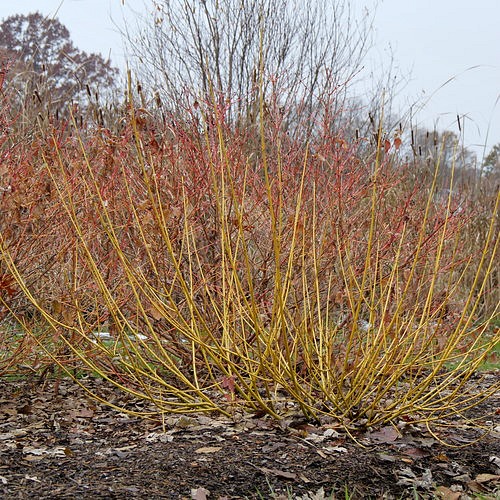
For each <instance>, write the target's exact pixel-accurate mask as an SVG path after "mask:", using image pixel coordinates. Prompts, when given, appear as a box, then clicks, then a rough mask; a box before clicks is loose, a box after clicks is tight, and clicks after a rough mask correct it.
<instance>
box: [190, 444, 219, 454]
mask: <svg viewBox="0 0 500 500" xmlns="http://www.w3.org/2000/svg"><path fill="white" fill-rule="evenodd" d="M220 450H222V447H221V446H205V447H203V448H198V449H197V450H195V451H194V452H195V453H199V454H200V453H217V452H218V451H220Z"/></svg>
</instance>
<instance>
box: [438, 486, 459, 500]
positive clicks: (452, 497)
mask: <svg viewBox="0 0 500 500" xmlns="http://www.w3.org/2000/svg"><path fill="white" fill-rule="evenodd" d="M437 493H438V497H439V498H442V499H443V500H460V496H461V495H462V493H461V492H460V491H453V490H450V488H447V487H446V486H438V488H437Z"/></svg>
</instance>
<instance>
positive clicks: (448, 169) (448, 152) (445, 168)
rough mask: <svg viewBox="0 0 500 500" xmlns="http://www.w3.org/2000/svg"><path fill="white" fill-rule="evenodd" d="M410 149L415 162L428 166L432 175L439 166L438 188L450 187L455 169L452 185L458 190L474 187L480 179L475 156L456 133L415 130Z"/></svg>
mask: <svg viewBox="0 0 500 500" xmlns="http://www.w3.org/2000/svg"><path fill="white" fill-rule="evenodd" d="M411 148H412V150H413V155H414V158H415V161H416V162H418V163H419V164H420V165H422V166H424V167H426V168H427V169H428V171H429V172H430V174H431V175H433V173H434V168H435V167H436V165H439V172H440V175H439V178H438V185H440V187H441V188H447V187H448V186H449V183H450V180H451V177H450V176H451V173H452V170H453V171H454V174H453V179H454V181H453V183H454V185H455V187H456V188H457V189H463V188H464V187H465V186H466V185H467V186H469V187H470V186H473V185H475V183H476V181H477V180H478V177H479V173H480V172H479V171H478V169H477V157H476V154H475V153H474V151H471V150H470V149H468V148H467V147H465V146H464V145H463V141H461V139H460V137H459V136H458V135H457V134H456V133H455V132H451V131H449V130H445V131H443V132H439V131H437V130H433V131H430V130H427V129H420V130H414V131H413V132H412V143H411Z"/></svg>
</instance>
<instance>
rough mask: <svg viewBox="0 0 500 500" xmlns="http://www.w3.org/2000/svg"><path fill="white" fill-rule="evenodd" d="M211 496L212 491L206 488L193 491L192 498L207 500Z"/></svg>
mask: <svg viewBox="0 0 500 500" xmlns="http://www.w3.org/2000/svg"><path fill="white" fill-rule="evenodd" d="M209 496H210V491H208V490H206V489H205V488H195V489H192V490H191V498H192V499H193V500H207V497H209Z"/></svg>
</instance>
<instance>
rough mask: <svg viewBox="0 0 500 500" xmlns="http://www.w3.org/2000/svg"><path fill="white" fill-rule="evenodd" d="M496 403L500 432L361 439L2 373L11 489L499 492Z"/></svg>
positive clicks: (416, 429)
mask: <svg viewBox="0 0 500 500" xmlns="http://www.w3.org/2000/svg"><path fill="white" fill-rule="evenodd" d="M499 376H500V372H499V371H491V372H489V373H487V374H486V375H485V376H484V377H483V379H481V381H480V379H479V378H478V379H476V380H471V382H470V383H472V384H474V383H475V384H478V385H480V384H489V383H493V382H495V381H496V380H498V377H499ZM94 383H95V384H103V381H99V380H97V381H93V382H92V384H94ZM108 396H109V397H111V398H115V399H119V398H121V397H122V396H121V395H120V394H119V393H116V394H113V392H112V391H111V389H108ZM485 413H488V414H489V416H487V417H484V418H483V420H481V421H480V422H482V423H483V424H485V425H486V426H488V427H489V428H490V429H494V430H493V431H492V432H490V433H489V434H488V435H486V436H483V437H482V439H480V440H479V441H477V442H475V443H473V442H474V441H475V440H476V439H478V437H480V434H481V433H480V432H479V431H478V430H477V429H476V428H473V427H472V426H466V425H463V424H462V423H461V424H458V421H449V422H446V424H447V425H440V426H439V427H436V428H435V429H434V432H430V431H429V430H427V429H426V428H425V426H422V425H414V424H406V425H402V424H401V425H398V426H395V427H392V426H386V427H382V428H380V429H372V430H369V431H367V430H364V431H361V430H360V431H357V432H356V433H354V434H353V436H351V437H350V436H349V435H347V434H346V433H345V432H344V431H342V429H341V428H339V427H338V425H336V424H335V422H333V421H332V422H328V421H326V422H324V423H322V424H321V425H316V426H315V425H312V424H310V423H307V422H305V421H303V420H301V419H300V418H298V417H292V418H289V419H284V420H283V421H281V422H277V421H274V420H272V419H270V418H269V417H266V416H255V415H243V414H235V417H234V418H233V419H228V418H226V417H221V416H218V415H191V416H188V415H172V416H167V417H165V418H164V419H163V420H142V419H138V418H135V417H131V416H129V415H127V414H124V413H120V412H118V411H115V410H113V409H111V408H109V407H107V406H105V405H103V404H100V403H98V402H96V401H94V400H92V399H90V398H89V397H88V396H87V395H86V394H85V393H84V392H83V391H82V389H81V388H79V387H78V386H77V385H75V384H74V383H73V382H71V381H69V380H63V381H61V383H60V386H59V388H58V390H57V391H56V390H54V387H53V382H47V383H45V384H43V385H37V384H34V383H32V381H29V380H22V381H5V380H0V498H2V499H6V500H7V499H13V498H16V499H22V498H35V499H49V498H50V499H94V498H102V499H104V498H106V499H107V498H109V499H113V498H116V499H121V498H147V499H151V500H152V499H161V498H167V499H170V498H171V499H195V500H204V499H206V498H208V499H209V500H212V499H224V498H226V499H237V498H275V499H276V498H279V499H286V498H294V499H303V500H306V499H307V500H322V499H325V498H346V491H347V492H348V493H349V497H347V498H352V499H358V498H359V499H365V498H374V499H376V498H386V499H390V498H403V499H404V498H413V499H415V498H444V499H446V500H459V499H462V500H463V499H467V498H477V499H480V498H481V499H485V498H500V439H499V437H500V395H498V394H497V395H495V396H493V397H492V398H490V399H489V400H488V401H486V402H484V403H482V404H481V406H480V407H478V408H476V409H474V410H473V411H472V412H471V413H469V414H468V416H469V417H474V416H478V415H479V414H485ZM441 424H445V422H441ZM431 431H432V429H431ZM353 438H354V440H353ZM440 440H445V441H446V442H447V443H448V445H453V446H445V445H444V444H443V443H441V442H440ZM471 443H473V444H471ZM496 495H498V496H496Z"/></svg>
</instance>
